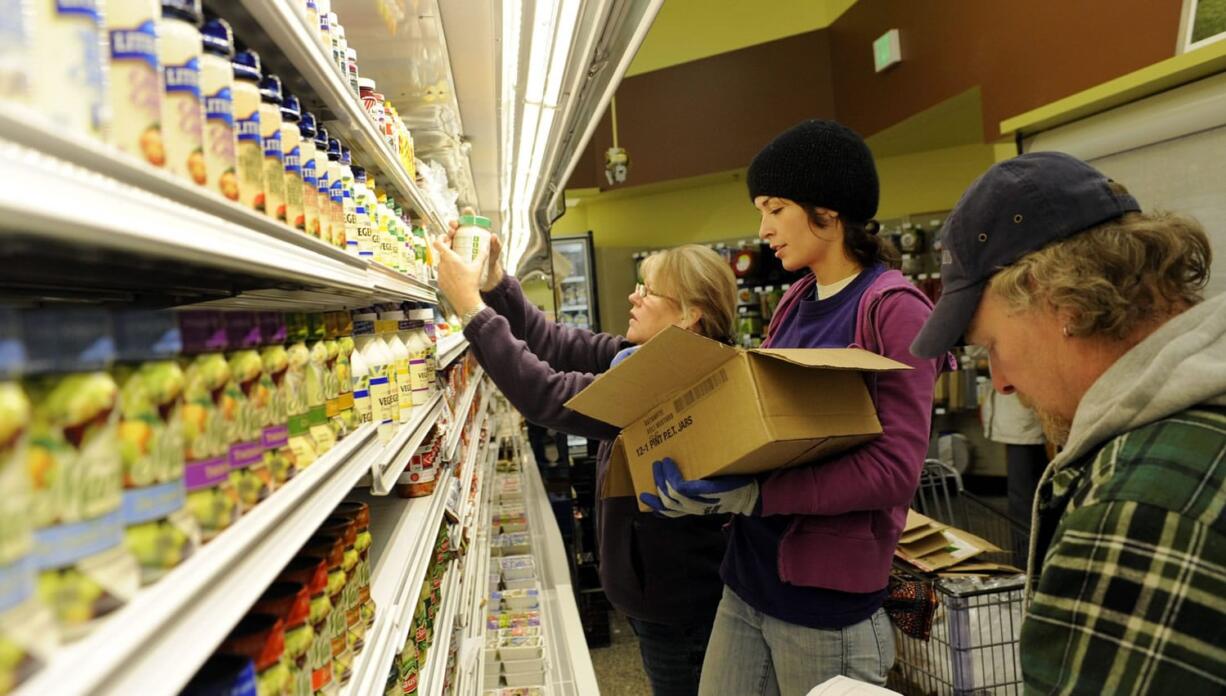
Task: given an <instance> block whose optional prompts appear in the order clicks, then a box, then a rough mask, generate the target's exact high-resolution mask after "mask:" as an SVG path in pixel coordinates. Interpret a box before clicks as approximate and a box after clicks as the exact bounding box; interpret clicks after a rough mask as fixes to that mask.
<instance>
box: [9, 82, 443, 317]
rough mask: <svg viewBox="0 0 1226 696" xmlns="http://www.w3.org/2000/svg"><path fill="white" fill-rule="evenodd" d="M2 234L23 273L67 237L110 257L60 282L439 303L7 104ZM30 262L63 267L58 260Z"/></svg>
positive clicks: (420, 286)
mask: <svg viewBox="0 0 1226 696" xmlns="http://www.w3.org/2000/svg"><path fill="white" fill-rule="evenodd" d="M0 235H2V236H3V237H5V238H6V249H5V253H6V254H11V255H13V256H12V257H11V260H12V261H13V262H14V263H10V267H13V268H14V269H15V273H16V272H17V271H19V270H25V269H22V268H21V266H22V265H23V264H22V263H21V261H22V260H23V259H24V258H26V257H27V256H28V254H29V253H30V252H35V253H37V254H46V253H48V252H49V251H51V250H52V248H53V247H54V246H56V245H61V246H64V247H66V248H68V247H71V249H72V250H73V251H72V252H71V254H70V263H77V262H82V259H89V257H91V256H94V255H110V256H108V257H103V258H100V259H94V260H92V261H91V263H92V266H91V267H90V268H91V270H92V271H94V272H93V273H90V274H84V273H76V274H73V275H72V276H71V277H69V278H61V279H56V280H48V281H42V282H45V283H46V284H48V285H52V286H53V287H56V288H65V287H71V288H74V289H78V290H117V291H123V292H128V293H141V292H144V293H148V294H163V295H167V294H168V295H170V296H171V297H172V298H173V299H172V302H170V304H187V303H197V302H204V301H208V302H209V303H210V304H211V305H213V306H218V305H220V306H224V307H228V308H235V309H259V308H268V309H277V308H282V307H293V308H296V309H306V308H311V307H345V306H349V307H353V306H360V305H361V304H363V303H366V302H372V301H384V300H413V301H420V302H430V303H436V302H437V301H438V298H437V294H436V293H435V291H434V288H433V287H431V286H430V285H429V284H427V283H424V282H421V281H419V280H417V279H414V278H411V277H409V276H407V275H405V274H403V273H399V272H396V271H393V270H390V269H387V268H384V267H382V266H380V265H378V264H373V263H370V262H367V261H365V260H363V259H359V258H356V257H354V256H352V255H350V254H348V253H346V252H345V251H343V250H341V249H337V248H335V247H333V246H331V245H330V244H327V243H324V242H323V241H321V240H319V239H316V238H314V237H311V236H309V235H307V234H304V233H302V232H300V231H298V230H295V229H293V228H292V227H290V226H288V225H286V224H284V223H282V222H278V221H276V220H274V219H272V218H270V217H268V216H267V215H265V214H263V213H261V212H258V211H255V210H252V209H250V208H246V207H244V206H241V205H239V204H238V203H235V202H233V201H230V200H227V199H225V198H223V197H222V196H220V195H219V194H217V193H214V192H213V191H210V190H208V189H205V188H203V187H201V186H196V185H193V184H191V183H188V182H186V181H183V180H181V179H179V178H177V177H174V176H172V175H171V174H170V173H168V172H165V171H162V170H159V169H156V168H154V167H150V166H147V165H146V164H144V163H142V162H140V161H138V160H136V159H135V158H133V157H130V156H129V155H127V154H125V153H122V152H119V151H118V150H115V149H114V148H112V147H110V146H109V145H107V144H105V143H103V142H100V141H98V140H96V139H93V138H90V137H87V136H84V135H80V134H77V133H73V132H70V131H67V130H57V129H54V128H53V127H51V126H49V125H48V124H47V123H46V122H45V120H44V119H42V118H41V117H39V116H38V115H37V114H34V113H33V112H31V111H28V110H26V109H24V108H22V107H20V106H14V105H12V104H3V103H0ZM81 250H91V253H90V254H83V253H82V251H81ZM64 253H69V252H61V255H63V254H64ZM166 262H176V263H177V264H178V265H177V266H173V267H167V266H166ZM108 266H114V268H113V269H112V268H108ZM70 267H71V266H70ZM29 270H30V271H31V272H33V273H46V272H51V275H52V276H54V275H55V270H56V269H54V268H42V267H33V268H31V269H29ZM142 271H148V272H149V273H150V274H153V273H157V274H160V275H149V276H147V277H146V276H145V275H144V274H143V273H142ZM167 273H173V275H170V276H168V275H166V274H167ZM39 282H40V280H39V279H36V278H24V277H20V276H10V278H9V279H8V280H7V282H6V283H4V285H6V286H14V285H16V286H20V287H25V286H30V287H33V288H35V289H38V288H39V287H40V286H39Z"/></svg>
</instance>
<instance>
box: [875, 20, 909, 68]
mask: <svg viewBox="0 0 1226 696" xmlns="http://www.w3.org/2000/svg"><path fill="white" fill-rule="evenodd" d="M901 62H902V47H901V45H900V44H899V42H898V30H897V29H891V30H889V31H887V32H886V33H884V34H882V35H881V36H880V37H879V38H877V40H875V41H873V67H874V68H876V69H877V72H881V71H882V70H885V69H886V68H888V67H890V66H891V65H895V64H897V63H901Z"/></svg>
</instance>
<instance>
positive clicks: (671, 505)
mask: <svg viewBox="0 0 1226 696" xmlns="http://www.w3.org/2000/svg"><path fill="white" fill-rule="evenodd" d="M651 468H652V473H653V474H655V479H656V491H657V492H658V493H659V495H652V494H650V493H643V494H642V495H640V496H639V500H642V501H643V503H644V504H646V505H647V506H648V507H650V508H651V509H652V510H655V511H656V512H658V513H660V514H661V515H665V516H667V517H680V516H682V515H719V514H723V513H732V514H736V515H752V514H754V511H755V509H756V508H757V506H758V496H759V488H758V480H757V479H756V478H755V477H753V476H716V477H714V478H709V479H699V480H697V481H686V480H685V477H684V476H682V475H681V470H680V469H678V468H677V464H676V463H675V462H673V460H672V459H669V458H668V457H665V458H664V460H663V461H658V462H655V463H654V464H652V466H651Z"/></svg>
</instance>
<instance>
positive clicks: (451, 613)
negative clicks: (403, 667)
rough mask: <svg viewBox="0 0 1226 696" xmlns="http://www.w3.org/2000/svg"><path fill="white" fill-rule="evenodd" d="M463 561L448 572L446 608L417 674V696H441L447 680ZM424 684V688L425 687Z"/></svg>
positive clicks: (444, 597)
mask: <svg viewBox="0 0 1226 696" xmlns="http://www.w3.org/2000/svg"><path fill="white" fill-rule="evenodd" d="M462 560H464V559H457V560H454V561H452V562H451V567H450V568H448V569H447V577H446V578H445V579H444V581H443V592H444V594H443V606H442V607H441V608H440V609H439V614H438V617H437V618H436V619H435V622H434V643H433V644H432V645H431V646H430V651H429V652H428V653H427V654H426V664H425V665H423V666H422V668H421V671H420V672H419V673H418V684H419V686H418V693H420V694H441V693H443V682H444V681H445V680H446V676H447V675H446V671H447V670H446V667H447V652H448V650H449V649H450V647H451V640H452V637H453V636H454V635H455V617H456V609H457V608H458V607H459V606H460V601H459V594H460V587H459V585H460V574H461V572H462V571H461V569H460V567H459V565H460V563H461V562H462ZM422 685H424V686H422Z"/></svg>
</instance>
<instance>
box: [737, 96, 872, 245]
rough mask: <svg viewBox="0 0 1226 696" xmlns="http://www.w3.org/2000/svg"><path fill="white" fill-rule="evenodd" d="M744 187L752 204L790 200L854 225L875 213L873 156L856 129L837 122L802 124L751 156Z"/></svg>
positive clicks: (790, 129) (821, 121)
mask: <svg viewBox="0 0 1226 696" xmlns="http://www.w3.org/2000/svg"><path fill="white" fill-rule="evenodd" d="M746 183H748V184H749V200H751V201H752V200H754V199H755V198H757V197H758V196H778V197H780V198H788V199H790V200H793V201H796V202H797V203H805V204H808V205H812V206H816V207H820V208H829V209H830V210H834V211H836V212H838V213H839V214H840V215H842V216H843V218H844V219H845V220H850V221H854V222H868V221H869V220H872V219H873V216H874V215H876V214H877V200H878V196H879V193H880V191H879V186H878V183H877V167H876V165H874V164H873V155H872V153H871V152H869V150H868V145H865V144H864V140H863V139H862V138H861V137H860V136H859V135H858V134H857V133H856V132H855V131H853V130H852V129H850V128H848V127H847V126H844V125H842V124H841V123H836V122H834V121H825V120H816V119H815V120H810V121H804V122H802V123H799V124H797V125H795V126H792V127H791V128H789V129H787V130H786V131H784V132H782V133H780V134H779V135H778V136H776V137H775V139H774V140H772V141H771V142H770V144H769V145H767V146H766V147H764V148H762V151H761V152H759V153H758V155H757V157H754V158H753V162H752V163H751V164H750V165H749V175H748V176H747V177H746Z"/></svg>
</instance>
